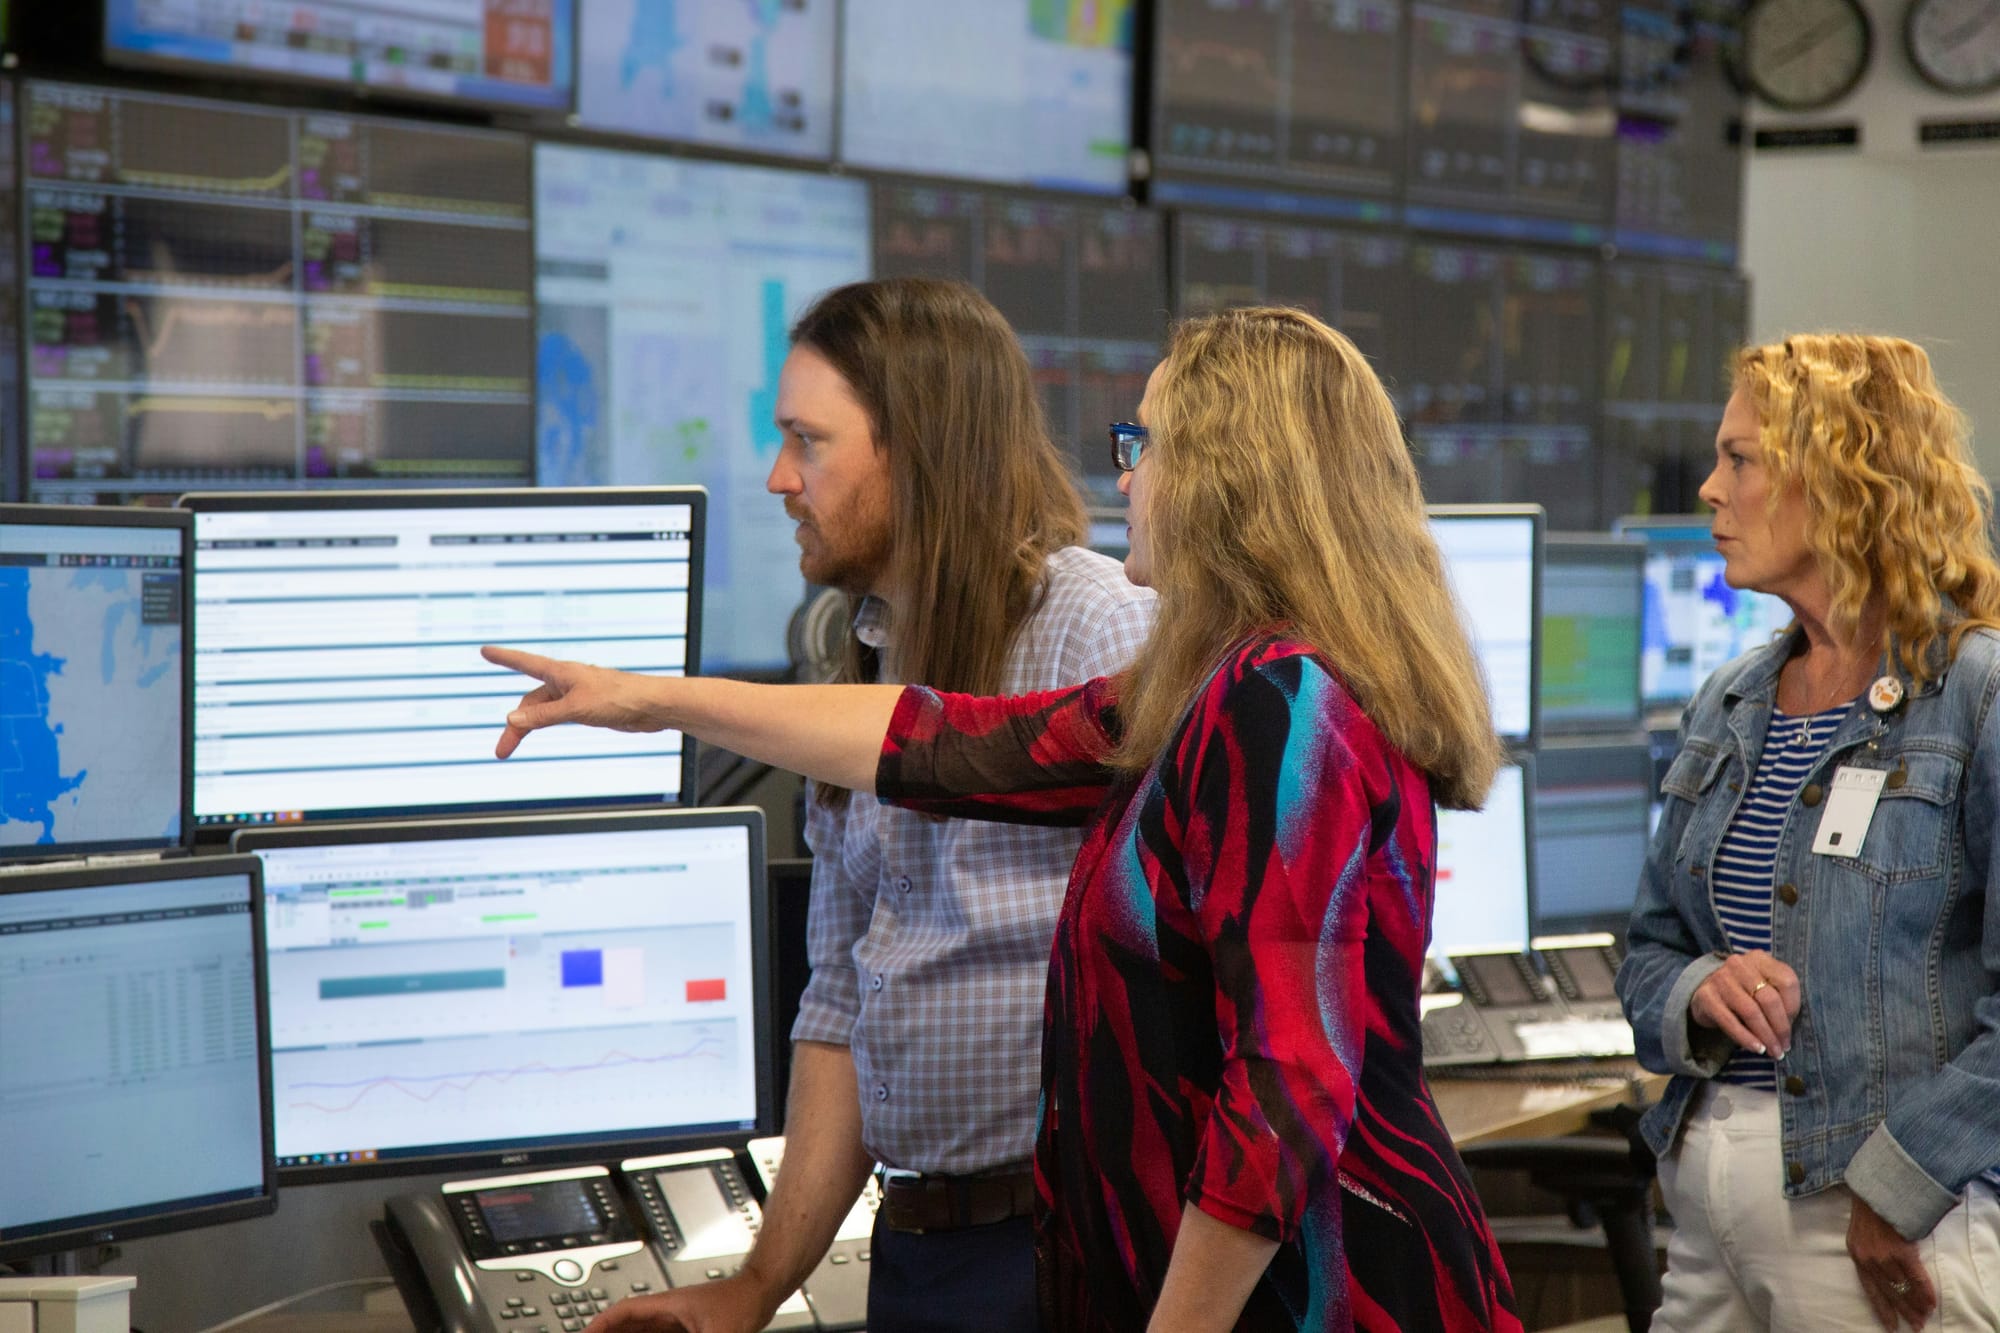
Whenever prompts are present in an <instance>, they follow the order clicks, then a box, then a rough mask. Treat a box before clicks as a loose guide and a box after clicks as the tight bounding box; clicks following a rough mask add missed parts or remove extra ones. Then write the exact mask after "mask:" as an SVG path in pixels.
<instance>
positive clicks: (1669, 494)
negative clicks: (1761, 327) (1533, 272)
mask: <svg viewBox="0 0 2000 1333" xmlns="http://www.w3.org/2000/svg"><path fill="white" fill-rule="evenodd" d="M1749 296H1750V293H1749V288H1748V286H1747V284H1746V283H1745V282H1744V281H1743V279H1742V278H1739V277H1737V276H1736V275H1735V274H1732V273H1727V272H1720V271H1717V270H1714V269H1705V268H1701V267H1697V266H1694V265H1688V264H1657V263H1651V262H1648V261H1645V260H1618V261H1614V262H1612V263H1610V264H1607V265H1605V267H1604V323H1605V337H1604V346H1603V350H1602V352H1601V353H1600V361H1601V364H1602V371H1603V385H1602V394H1603V421H1604V431H1605V447H1604V449H1603V450H1602V451H1601V452H1602V456H1603V459H1604V495H1605V499H1604V511H1605V514H1606V515H1607V516H1609V515H1615V514H1619V513H1689V512H1693V511H1694V510H1696V509H1698V508H1700V499H1699V494H1698V493H1699V490H1700V487H1701V483H1702V481H1703V479H1705V478H1706V477H1707V476H1708V474H1709V471H1710V469H1711V468H1713V466H1714V463H1715V429H1716V424H1717V423H1718V422H1719V421H1720V419H1721V417H1722V405H1723V404H1724V402H1726V401H1727V399H1728V397H1729V385H1730V377H1731V367H1730V364H1729V359H1730V356H1731V354H1732V353H1733V352H1734V351H1735V349H1736V348H1737V347H1739V346H1741V345H1742V344H1743V342H1744V341H1745V340H1746V339H1747V338H1748V336H1749Z"/></svg>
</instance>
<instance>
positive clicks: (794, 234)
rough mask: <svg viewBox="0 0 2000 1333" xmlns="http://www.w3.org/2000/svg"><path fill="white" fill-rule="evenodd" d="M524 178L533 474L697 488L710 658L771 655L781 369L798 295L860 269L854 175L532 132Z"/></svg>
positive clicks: (800, 302)
mask: <svg viewBox="0 0 2000 1333" xmlns="http://www.w3.org/2000/svg"><path fill="white" fill-rule="evenodd" d="M535 190H536V196H537V209H536V217H537V227H536V235H535V246H536V251H537V271H538V274H539V278H538V281H537V285H536V297H537V301H538V303H539V304H538V314H537V319H538V326H539V333H538V352H537V374H538V376H539V378H540V394H539V405H538V421H537V426H536V462H537V476H538V478H539V480H540V481H541V483H542V484H543V485H545V486H596V485H607V484H608V485H658V484H665V483H694V484H699V485H702V486H705V487H707V488H708V494H709V511H708V512H709V533H710V536H709V544H708V553H707V559H708V565H707V588H706V592H705V598H706V601H705V604H704V607H703V629H702V635H703V644H704V646H705V651H706V653H707V658H706V661H705V663H704V665H705V666H707V667H709V668H713V669H718V670H725V671H726V670H737V669H753V668H754V669H773V668H777V667H781V666H783V665H784V662H785V622H786V620H787V619H788V618H789V617H790V615H791V612H792V608H793V607H794V606H795V605H797V603H798V601H799V598H800V596H801V595H802V594H803V593H804V591H805V585H804V583H803V582H802V580H801V579H800V577H799V572H798V547H797V545H796V543H795V542H794V541H793V539H792V533H793V525H792V522H791V520H790V519H788V518H786V517H785V511H784V506H783V505H782V504H781V503H780V502H779V500H778V498H777V497H776V496H773V495H771V494H770V493H769V492H767V491H766V490H765V489H764V481H765V478H766V477H767V476H768V475H769V473H770V470H771V464H772V462H773V461H774V460H775V459H776V456H777V451H778V446H779V444H780V442H781V440H780V436H779V432H778V428H777V426H776V424H775V423H774V421H773V416H774V414H775V412H776V409H777V395H778V371H779V369H780V367H782V366H783V364H784V361H785V357H786V354H787V353H788V352H789V351H790V342H789V337H788V334H789V332H790V328H791V323H792V321H793V320H795V319H796V318H797V317H798V316H799V314H800V313H801V312H802V311H803V310H804V308H805V306H806V305H807V304H808V303H809V302H811V301H812V300H813V299H814V298H815V297H817V296H818V295H819V294H820V293H822V292H824V291H826V290H827V289H828V288H830V287H836V286H839V285H840V284H842V283H846V282H853V281H857V280H859V279H862V278H865V277H867V276H868V256H869V235H868V187H867V186H866V185H865V184H863V183H862V182H860V181H856V180H842V179H839V178H835V177H830V176H822V175H817V174H811V173H806V172H796V171H781V170H775V169H772V168H767V167H746V166H740V165H737V164H734V163H719V162H687V161H675V160H673V159H669V158H661V157H652V156H646V155H642V154H638V153H620V152H612V151H608V150H602V149H580V148H569V147H559V146H555V145H548V144H544V145H542V146H541V147H540V148H539V149H538V150H537V153H536V180H535Z"/></svg>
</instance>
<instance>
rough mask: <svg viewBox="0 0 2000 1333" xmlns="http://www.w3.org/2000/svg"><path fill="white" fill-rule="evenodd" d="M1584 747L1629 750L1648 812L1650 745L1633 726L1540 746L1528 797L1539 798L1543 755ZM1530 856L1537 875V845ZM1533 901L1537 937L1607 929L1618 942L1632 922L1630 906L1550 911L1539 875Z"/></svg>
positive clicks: (1644, 830) (1645, 839)
mask: <svg viewBox="0 0 2000 1333" xmlns="http://www.w3.org/2000/svg"><path fill="white" fill-rule="evenodd" d="M1587 751H1599V752H1604V753H1616V752H1618V751H1627V752H1629V757H1630V758H1632V759H1633V760H1634V761H1635V763H1634V773H1635V775H1636V776H1637V777H1638V778H1639V781H1640V785H1641V787H1642V789H1643V790H1644V791H1645V793H1646V805H1647V809H1648V812H1649V814H1650V810H1651V807H1652V801H1653V795H1654V792H1653V752H1652V745H1651V743H1650V741H1649V740H1648V736H1647V732H1646V731H1645V730H1644V729H1643V728H1640V727H1636V726H1635V727H1632V728H1631V729H1630V730H1628V731H1624V732H1620V733H1617V734H1615V735H1605V736H1592V737H1570V738H1564V739H1563V740H1561V741H1559V742H1557V743H1555V744H1552V745H1543V746H1541V747H1540V748H1539V749H1537V750H1536V752H1535V758H1536V764H1535V784H1536V785H1535V788H1534V791H1533V792H1532V793H1531V797H1532V798H1533V799H1534V800H1537V801H1538V800H1539V799H1540V794H1541V781H1542V773H1543V769H1544V767H1545V765H1544V764H1543V763H1542V762H1541V761H1542V760H1543V758H1545V757H1547V756H1552V755H1555V756H1559V755H1565V754H1577V753H1582V752H1587ZM1649 825H1650V819H1648V820H1647V821H1646V822H1645V823H1642V824H1641V826H1640V841H1641V842H1642V843H1643V844H1644V846H1645V848H1646V854H1647V855H1650V854H1651V851H1652V843H1653V831H1652V829H1651V828H1650V827H1649ZM1535 836H1536V837H1537V838H1538V839H1539V838H1540V837H1541V824H1540V821H1539V819H1537V821H1536V824H1535ZM1534 858H1535V859H1534V867H1535V873H1536V875H1537V876H1538V877H1539V876H1540V874H1541V849H1540V846H1539V845H1537V847H1536V848H1535V850H1534ZM1638 892H1639V885H1638V882H1637V881H1636V880H1635V881H1634V882H1633V884H1632V897H1633V899H1634V901H1635V902H1636V900H1637V898H1638ZM1533 901H1534V906H1535V911H1534V915H1533V917H1532V918H1531V919H1530V921H1529V924H1530V925H1531V926H1533V927H1534V936H1535V938H1537V939H1539V938H1543V937H1546V936H1562V935H1583V934H1593V933H1596V932H1600V931H1608V932H1610V933H1611V934H1612V935H1614V936H1616V937H1617V939H1618V940H1619V941H1620V942H1623V940H1624V939H1625V932H1626V929H1627V928H1628V927H1629V926H1630V925H1631V923H1632V909H1631V908H1630V907H1627V908H1625V909H1624V910H1623V911H1616V912H1611V911H1607V912H1595V913H1584V914H1581V915H1567V916H1566V915H1551V914H1549V913H1547V912H1546V911H1545V910H1544V908H1543V906H1542V892H1541V884H1540V882H1539V879H1538V881H1537V883H1536V885H1535V891H1534V899H1533Z"/></svg>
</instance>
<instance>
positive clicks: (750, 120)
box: [577, 0, 839, 161]
mask: <svg viewBox="0 0 2000 1333" xmlns="http://www.w3.org/2000/svg"><path fill="white" fill-rule="evenodd" d="M838 35H839V33H838V30H837V29H836V27H835V25H834V0H790V2H789V3H785V4H770V3H766V4H721V5H718V4H702V5H694V4H680V5H675V4H664V5H663V4H657V3H652V2H651V0H590V3H588V4H582V5H579V6H578V7H577V49H578V62H579V70H578V78H577V123H578V124H579V125H581V126H583V127H584V128H586V129H593V130H606V131H609V132H612V133H616V134H631V135H639V136H644V137H646V138H658V139H676V140H680V141H682V142H685V143H697V144H705V145H708V146H710V147H715V148H730V149H736V150H739V151H744V152H752V153H770V154H774V155H777V156H783V157H803V158H817V159H820V160H822V161H823V160H825V159H827V158H830V157H832V156H833V87H834V68H833V66H834V61H833V54H834V41H835V39H836V38H837V37H838Z"/></svg>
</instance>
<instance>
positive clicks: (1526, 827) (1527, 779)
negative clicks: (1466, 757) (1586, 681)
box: [1424, 745, 1541, 971]
mask: <svg viewBox="0 0 2000 1333" xmlns="http://www.w3.org/2000/svg"><path fill="white" fill-rule="evenodd" d="M1535 753H1536V752H1535V750H1534V749H1532V748H1530V747H1528V746H1525V745H1522V746H1515V745H1509V746H1508V747H1507V748H1506V754H1505V755H1504V756H1503V757H1502V758H1501V760H1500V767H1501V768H1503V769H1506V768H1512V769H1518V770H1519V771H1520V774H1521V868H1522V870H1523V872H1524V873H1525V874H1526V876H1527V878H1526V880H1525V881H1524V887H1523V892H1524V894H1525V896H1526V898H1527V909H1528V911H1527V916H1526V918H1525V924H1526V926H1527V930H1528V933H1527V935H1526V936H1524V937H1523V938H1522V940H1521V952H1523V953H1526V952H1527V951H1528V948H1529V942H1530V941H1531V940H1533V939H1534V938H1535V922H1536V920H1537V919H1538V913H1539V912H1540V910H1541V903H1540V897H1539V895H1538V893H1537V892H1536V883H1535V881H1536V877H1537V876H1538V875H1539V874H1540V873H1541V865H1540V862H1539V861H1538V860H1537V859H1536V856H1535ZM1483 809H1484V807H1482V812H1483ZM1432 870H1433V872H1435V870H1436V867H1435V865H1433V867H1432ZM1437 905H1438V897H1437V892H1436V890H1435V888H1433V890H1432V893H1431V920H1430V921H1428V922H1426V923H1425V929H1424V956H1425V957H1426V958H1428V959H1430V960H1431V961H1433V962H1435V963H1438V964H1440V965H1443V966H1450V958H1451V957H1452V956H1451V955H1445V954H1440V953H1436V952H1434V950H1433V945H1434V943H1435V931H1436V923H1437ZM1489 954H1490V955H1498V956H1501V957H1505V956H1506V954H1505V951H1503V950H1483V951H1481V952H1480V953H1479V954H1459V955H1456V956H1458V957H1479V956H1482V955H1489ZM1455 970H1456V969H1454V971H1455Z"/></svg>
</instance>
